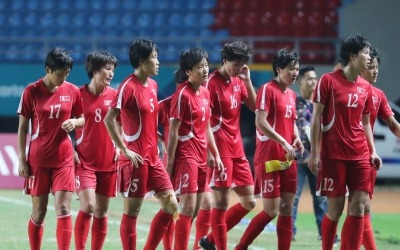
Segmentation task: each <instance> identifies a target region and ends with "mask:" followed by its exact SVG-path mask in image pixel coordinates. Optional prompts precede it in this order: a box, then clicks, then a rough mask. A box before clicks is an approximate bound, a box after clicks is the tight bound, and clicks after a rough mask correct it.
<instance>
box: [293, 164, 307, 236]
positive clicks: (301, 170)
mask: <svg viewBox="0 0 400 250" xmlns="http://www.w3.org/2000/svg"><path fill="white" fill-rule="evenodd" d="M307 169H308V167H307V165H306V164H303V163H300V164H298V167H297V187H296V195H295V197H294V203H293V212H292V231H293V236H292V240H295V235H296V233H297V228H296V219H297V208H298V205H299V201H300V196H301V193H302V192H303V187H304V182H305V179H306V173H307V172H306V171H307Z"/></svg>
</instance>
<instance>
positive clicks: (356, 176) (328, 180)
mask: <svg viewBox="0 0 400 250" xmlns="http://www.w3.org/2000/svg"><path fill="white" fill-rule="evenodd" d="M370 48H371V45H370V43H369V42H368V41H367V39H365V38H364V37H362V36H360V35H353V36H349V37H348V38H346V39H345V40H344V42H343V43H342V45H341V48H340V57H341V59H342V62H343V70H337V71H334V72H331V73H327V74H325V75H323V76H322V77H321V79H320V81H319V83H318V84H317V87H316V89H315V91H314V97H313V101H314V110H313V118H312V122H311V152H310V160H309V163H308V166H309V168H310V170H311V171H312V172H313V173H315V174H317V173H318V184H317V187H318V188H317V190H318V192H319V193H320V195H323V196H327V199H328V210H327V212H326V214H325V216H324V218H323V220H322V249H332V247H333V243H334V240H335V234H336V228H337V223H338V221H339V219H340V216H341V214H342V212H343V208H344V204H345V195H346V187H347V188H348V191H349V199H348V200H349V204H348V214H347V217H346V220H345V222H344V225H343V229H342V242H341V245H342V246H341V247H343V249H360V247H361V242H362V238H363V237H362V235H363V227H364V218H363V217H364V207H365V203H366V201H367V199H368V193H370V192H371V178H370V177H371V171H372V170H373V167H372V165H375V167H376V168H377V169H379V168H380V167H381V159H380V158H379V157H378V155H377V154H376V151H375V147H374V143H373V138H372V131H371V125H370V113H371V111H372V109H373V103H372V97H371V93H372V92H371V85H370V84H369V83H368V82H367V81H365V80H364V79H362V78H361V77H360V76H359V73H360V71H361V70H363V69H367V68H368V63H369V60H370V56H369V52H370Z"/></svg>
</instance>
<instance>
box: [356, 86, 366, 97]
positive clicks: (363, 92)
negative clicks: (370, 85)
mask: <svg viewBox="0 0 400 250" xmlns="http://www.w3.org/2000/svg"><path fill="white" fill-rule="evenodd" d="M357 92H358V93H361V94H363V95H365V89H363V88H361V87H357Z"/></svg>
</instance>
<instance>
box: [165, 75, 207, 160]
mask: <svg viewBox="0 0 400 250" xmlns="http://www.w3.org/2000/svg"><path fill="white" fill-rule="evenodd" d="M210 116H211V110H210V92H209V91H208V90H207V89H206V88H205V87H203V86H200V88H199V90H198V92H197V93H195V91H194V90H193V89H192V88H191V86H190V85H189V83H188V82H187V81H186V82H184V83H182V84H181V85H180V86H179V87H178V89H177V91H176V92H175V94H174V95H173V97H172V101H171V119H179V120H180V121H181V126H180V127H179V130H178V136H179V137H178V145H177V147H176V153H175V162H176V163H177V162H191V163H194V164H199V165H201V166H203V165H204V166H205V165H206V163H207V135H206V131H207V123H208V120H209V119H210Z"/></svg>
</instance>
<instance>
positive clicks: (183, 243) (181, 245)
mask: <svg viewBox="0 0 400 250" xmlns="http://www.w3.org/2000/svg"><path fill="white" fill-rule="evenodd" d="M191 224H192V217H191V216H186V215H183V214H179V219H178V220H177V221H176V224H175V248H174V249H175V250H186V249H188V244H189V236H190V226H191Z"/></svg>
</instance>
